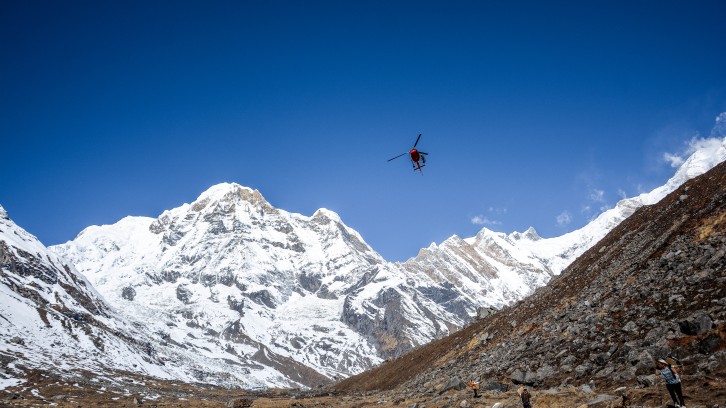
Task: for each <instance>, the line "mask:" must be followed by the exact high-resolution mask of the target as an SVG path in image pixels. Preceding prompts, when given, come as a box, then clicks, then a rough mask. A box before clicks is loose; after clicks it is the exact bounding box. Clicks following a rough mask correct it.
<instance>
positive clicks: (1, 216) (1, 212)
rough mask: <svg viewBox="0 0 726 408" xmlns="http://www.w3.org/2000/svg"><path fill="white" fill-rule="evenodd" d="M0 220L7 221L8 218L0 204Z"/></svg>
mask: <svg viewBox="0 0 726 408" xmlns="http://www.w3.org/2000/svg"><path fill="white" fill-rule="evenodd" d="M0 219H3V220H9V219H10V216H8V212H7V211H5V208H3V206H2V205H1V204H0Z"/></svg>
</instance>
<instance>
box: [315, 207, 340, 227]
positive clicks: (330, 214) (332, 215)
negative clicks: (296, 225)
mask: <svg viewBox="0 0 726 408" xmlns="http://www.w3.org/2000/svg"><path fill="white" fill-rule="evenodd" d="M311 218H312V219H321V218H322V219H325V218H327V219H329V220H331V221H333V222H336V223H340V224H342V223H343V220H341V218H340V215H338V213H336V212H335V211H331V210H328V209H327V208H319V209H318V210H317V211H315V213H314V214H313V216H312V217H311Z"/></svg>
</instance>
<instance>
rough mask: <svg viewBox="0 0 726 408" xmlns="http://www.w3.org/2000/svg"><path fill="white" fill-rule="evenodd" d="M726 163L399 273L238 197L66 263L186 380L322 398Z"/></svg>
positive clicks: (534, 283)
mask: <svg viewBox="0 0 726 408" xmlns="http://www.w3.org/2000/svg"><path fill="white" fill-rule="evenodd" d="M724 160H726V139H724V140H723V141H722V143H720V144H717V143H716V144H711V145H709V146H706V147H704V148H702V149H699V150H697V151H696V152H695V153H693V155H691V157H690V158H689V159H688V160H687V161H686V162H685V163H684V164H683V165H682V166H681V167H680V169H679V170H678V171H677V173H676V174H675V176H674V177H673V178H671V179H670V180H669V181H668V182H667V183H666V184H665V185H664V186H662V187H659V188H657V189H655V190H653V191H651V192H649V193H646V194H642V195H640V196H638V197H635V198H630V199H626V200H622V201H621V202H619V203H618V204H617V205H616V206H615V208H613V209H610V210H608V211H606V212H604V213H602V214H601V215H600V216H599V217H598V218H596V219H595V220H593V221H592V222H591V223H590V224H588V225H587V226H585V227H583V228H582V229H580V230H577V231H573V232H571V233H569V234H565V235H563V236H561V237H556V238H548V239H543V238H541V237H539V236H538V235H537V233H536V231H534V229H531V228H530V229H529V230H527V231H526V232H524V233H519V232H514V233H511V234H504V233H499V232H493V231H490V230H488V229H486V228H485V229H482V230H481V231H480V232H479V233H478V234H477V235H476V236H475V237H471V238H464V239H462V238H460V237H457V236H454V237H451V238H449V239H447V240H446V241H444V242H443V243H441V244H439V245H435V244H432V245H431V246H430V247H429V248H425V249H422V250H421V251H420V253H419V254H418V256H416V257H415V258H412V259H410V260H408V261H406V262H403V263H389V262H386V261H385V260H384V259H383V258H382V257H381V256H380V255H379V254H378V253H376V252H375V251H374V250H373V249H372V248H371V247H370V246H369V245H368V244H366V243H365V241H364V240H363V238H362V237H361V236H360V235H359V234H358V233H357V232H356V231H354V230H352V229H351V228H349V227H347V226H346V225H345V224H344V223H343V222H342V220H341V219H340V217H339V216H338V215H337V214H335V213H334V212H331V211H329V210H325V209H320V210H318V211H317V212H315V214H313V215H312V216H304V215H300V214H293V213H288V212H286V211H284V210H281V209H277V208H275V207H273V206H272V205H271V204H270V203H268V202H267V201H266V200H265V199H264V198H263V197H262V195H261V194H260V193H259V192H258V191H256V190H251V189H249V188H246V187H243V186H240V185H237V184H227V183H225V184H219V185H216V186H213V187H211V188H210V189H209V190H207V191H206V192H204V193H202V194H201V195H200V196H199V198H198V199H197V200H195V201H194V202H192V203H190V204H184V205H182V206H180V207H178V208H175V209H171V210H168V211H165V212H164V213H162V214H161V215H160V216H159V217H158V218H147V217H127V218H124V219H122V220H121V221H119V222H117V223H116V224H114V225H105V226H94V227H89V228H87V229H86V230H84V231H83V232H81V233H80V234H79V235H78V237H76V239H74V240H73V241H70V242H68V243H66V244H63V245H59V246H55V247H52V248H51V249H52V250H53V251H55V252H56V253H58V254H60V255H62V256H63V257H64V258H65V259H67V260H68V261H70V262H72V263H73V264H74V265H75V266H76V268H78V270H79V271H80V272H81V273H83V274H84V275H85V276H86V277H87V279H88V280H89V281H90V282H91V283H92V284H93V286H94V287H95V288H96V289H97V290H98V292H99V293H101V294H103V296H104V297H105V298H106V299H107V301H108V302H109V303H110V304H111V305H113V307H114V308H115V310H116V311H117V312H118V313H119V314H120V315H121V316H122V318H123V319H125V320H128V321H131V322H133V325H134V326H135V327H138V328H140V330H141V331H143V332H144V333H147V334H148V335H149V337H150V338H151V339H152V342H153V344H155V345H158V350H159V352H160V353H164V355H165V356H167V357H166V362H167V366H174V367H179V370H177V371H173V373H176V374H175V375H178V376H180V377H182V376H187V377H188V376H191V377H193V378H194V379H196V380H200V381H207V382H216V383H225V384H234V383H237V384H241V385H242V386H258V385H260V386H313V385H315V384H319V383H321V382H323V381H326V380H327V379H329V378H336V377H340V376H348V375H350V374H355V373H359V372H361V371H363V370H365V369H367V368H369V367H371V366H373V365H375V364H378V363H379V362H380V361H382V359H385V358H389V357H396V356H398V355H400V354H402V353H404V352H406V351H408V350H410V349H411V348H413V347H416V346H418V345H421V344H424V343H427V342H429V341H431V340H433V339H435V338H438V337H442V336H445V335H447V334H449V333H451V332H452V331H455V330H457V329H458V328H460V327H462V326H463V325H465V324H466V323H467V322H469V321H471V319H473V318H474V317H475V316H476V314H477V313H478V312H479V311H481V310H482V309H486V308H487V307H493V308H499V307H502V306H504V305H508V304H511V303H513V302H516V301H517V300H520V299H522V298H523V297H525V296H527V295H528V294H530V293H531V292H532V291H533V290H535V289H536V288H538V287H540V286H543V285H545V284H546V283H547V282H548V281H549V279H550V278H551V277H552V276H553V275H557V274H559V273H560V272H561V271H562V270H564V268H565V267H566V266H567V265H569V264H570V263H571V262H572V261H574V259H576V258H577V257H578V256H579V255H581V254H582V253H583V252H584V251H585V250H587V249H588V248H590V247H591V246H592V245H594V244H595V243H596V242H598V241H599V240H600V239H601V238H602V237H604V236H605V235H606V234H607V233H608V232H609V231H610V230H612V229H613V228H614V227H615V226H617V225H618V224H619V223H620V222H621V221H622V220H623V219H625V218H627V217H628V216H629V215H630V214H632V213H633V212H634V211H635V209H637V208H639V207H640V206H643V205H650V204H653V203H655V202H657V201H659V200H660V199H661V198H663V197H664V196H665V195H667V194H668V193H669V192H671V191H673V190H675V188H677V187H678V186H680V185H681V184H682V183H683V182H685V181H686V180H688V179H690V178H693V177H695V176H697V175H699V174H702V173H704V172H705V171H707V170H709V169H710V168H712V167H713V166H714V165H716V164H717V163H719V162H721V161H724ZM180 361H182V362H184V363H180ZM183 367H187V369H186V370H185V369H184V368H183ZM167 371H169V370H167Z"/></svg>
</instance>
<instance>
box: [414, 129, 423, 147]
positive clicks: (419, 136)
mask: <svg viewBox="0 0 726 408" xmlns="http://www.w3.org/2000/svg"><path fill="white" fill-rule="evenodd" d="M419 139H421V133H419V134H418V137H417V138H416V143H414V144H413V148H414V149H415V148H416V145H417V144H418V141H419Z"/></svg>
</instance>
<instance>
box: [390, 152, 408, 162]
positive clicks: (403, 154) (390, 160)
mask: <svg viewBox="0 0 726 408" xmlns="http://www.w3.org/2000/svg"><path fill="white" fill-rule="evenodd" d="M404 154H408V152H406V153H401V154H399V155H398V156H396V157H392V158H390V159H388V161H391V160H393V159H398V158H399V157H401V156H403V155H404Z"/></svg>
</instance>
